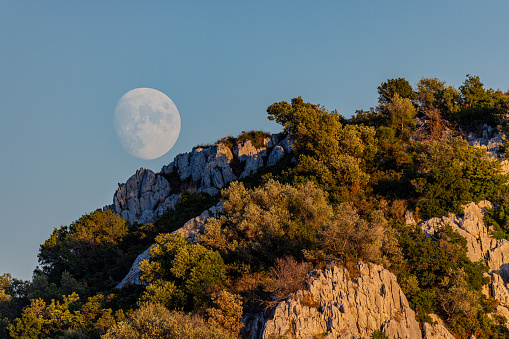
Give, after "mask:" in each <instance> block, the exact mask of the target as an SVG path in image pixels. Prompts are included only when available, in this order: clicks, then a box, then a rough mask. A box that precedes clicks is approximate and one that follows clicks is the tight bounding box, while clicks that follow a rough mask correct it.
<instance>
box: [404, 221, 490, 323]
mask: <svg viewBox="0 0 509 339" xmlns="http://www.w3.org/2000/svg"><path fill="white" fill-rule="evenodd" d="M398 232H399V233H400V237H399V241H400V246H401V248H402V250H403V255H404V257H405V259H406V260H407V261H406V264H405V265H404V267H402V268H401V271H400V272H399V274H398V280H399V281H400V285H401V287H402V289H403V291H404V292H405V295H406V296H407V298H408V299H409V303H410V306H411V307H412V309H413V310H415V311H416V312H417V315H418V316H419V319H420V320H421V321H426V319H427V314H430V313H436V314H439V315H440V316H441V317H442V318H443V319H444V320H445V321H446V323H447V324H449V325H452V324H455V325H454V326H456V328H457V329H458V330H459V329H461V328H462V327H465V326H466V325H465V324H461V322H459V321H458V319H460V318H464V317H467V318H475V317H477V315H478V313H479V312H486V311H485V307H484V306H483V303H484V299H483V297H481V295H482V294H481V293H480V291H481V290H482V287H483V286H484V285H485V284H487V283H488V282H489V278H486V277H485V276H484V273H485V272H487V269H488V268H487V266H486V264H485V263H483V262H475V263H473V262H472V261H471V260H470V259H469V258H468V256H467V248H466V240H465V238H463V237H462V236H460V235H459V234H458V233H456V232H454V231H453V230H452V228H451V226H450V225H445V226H443V227H441V228H439V229H437V230H435V232H434V233H433V234H432V235H431V236H430V237H429V238H427V237H426V235H425V234H424V232H423V231H422V229H421V228H420V227H418V226H408V225H405V226H399V227H398ZM427 321H429V320H427ZM479 326H481V325H480V324H479V323H478V324H477V325H475V326H474V327H476V328H478V327H479Z"/></svg>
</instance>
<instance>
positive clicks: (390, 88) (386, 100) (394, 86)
mask: <svg viewBox="0 0 509 339" xmlns="http://www.w3.org/2000/svg"><path fill="white" fill-rule="evenodd" d="M396 94H397V95H398V96H399V97H400V98H403V99H411V100H413V99H414V98H415V92H414V90H413V88H412V86H410V83H409V82H408V81H407V80H406V79H405V78H397V79H388V80H387V81H386V82H383V83H382V84H381V85H380V86H378V95H379V96H378V102H379V103H380V104H381V105H382V106H385V105H387V104H390V103H391V102H392V101H393V98H394V97H395V95H396Z"/></svg>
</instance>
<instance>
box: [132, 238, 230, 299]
mask: <svg viewBox="0 0 509 339" xmlns="http://www.w3.org/2000/svg"><path fill="white" fill-rule="evenodd" d="M140 270H141V272H142V275H141V279H142V280H144V281H146V282H149V283H150V282H155V284H154V285H153V286H151V287H149V288H148V289H147V291H146V292H145V293H144V296H143V299H144V300H150V301H160V300H161V298H163V299H164V298H165V299H164V300H168V303H169V304H168V306H178V301H179V300H181V299H184V303H183V305H182V306H183V307H185V308H190V307H193V306H197V305H199V304H201V303H203V302H204V300H205V298H206V296H208V295H210V293H212V292H213V291H214V289H216V288H219V287H220V286H221V285H222V284H224V283H225V280H226V268H225V265H224V262H223V259H222V258H221V256H220V255H219V253H218V252H216V251H213V250H210V249H207V248H205V247H204V246H202V245H200V244H193V243H191V242H189V241H188V240H186V239H185V238H183V237H182V236H180V235H177V234H173V235H171V234H168V233H167V234H160V235H158V236H157V237H156V243H155V244H154V245H153V246H152V249H151V250H150V260H149V261H143V262H141V263H140Z"/></svg>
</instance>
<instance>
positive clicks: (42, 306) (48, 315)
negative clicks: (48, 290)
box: [8, 293, 123, 338]
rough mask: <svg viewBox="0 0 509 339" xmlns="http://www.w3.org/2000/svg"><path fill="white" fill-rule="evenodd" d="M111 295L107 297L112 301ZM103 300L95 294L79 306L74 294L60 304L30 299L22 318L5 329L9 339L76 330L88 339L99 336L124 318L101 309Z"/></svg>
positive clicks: (108, 310) (51, 335)
mask: <svg viewBox="0 0 509 339" xmlns="http://www.w3.org/2000/svg"><path fill="white" fill-rule="evenodd" d="M111 297H112V296H110V297H109V298H111ZM105 305H106V298H105V297H104V296H103V295H96V296H94V297H92V298H89V300H88V301H87V303H85V304H84V305H82V306H81V307H80V304H79V296H78V295H77V294H76V293H72V294H71V295H67V296H63V301H62V302H60V301H57V300H52V301H51V303H50V304H47V303H46V302H44V300H42V299H32V300H31V301H30V305H29V306H27V307H26V308H25V309H24V310H23V315H22V316H21V317H20V318H17V319H15V321H14V322H13V323H11V324H10V325H9V326H8V329H9V332H10V336H11V337H12V338H56V337H58V336H59V335H63V334H64V333H67V334H68V335H69V333H70V332H72V331H78V330H79V332H80V333H82V334H87V336H98V335H101V334H104V333H105V330H106V329H107V328H109V327H111V326H112V325H113V324H115V323H116V321H117V320H122V319H123V312H122V311H120V312H117V313H116V314H113V311H112V310H111V309H109V308H108V309H106V308H104V307H105Z"/></svg>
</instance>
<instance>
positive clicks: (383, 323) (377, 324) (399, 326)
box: [245, 264, 431, 339]
mask: <svg viewBox="0 0 509 339" xmlns="http://www.w3.org/2000/svg"><path fill="white" fill-rule="evenodd" d="M357 268H358V271H359V272H358V276H357V275H355V276H352V275H351V274H350V273H349V272H348V270H346V269H345V268H338V267H332V268H329V269H326V270H324V271H316V272H312V274H314V275H315V277H314V278H313V280H312V281H311V283H310V284H309V287H308V289H307V290H305V291H299V292H298V293H297V294H296V296H295V298H294V299H289V300H286V301H282V302H280V303H279V304H278V305H277V306H276V308H275V310H274V311H273V312H272V314H271V315H270V316H269V317H267V318H266V319H263V320H262V319H261V316H260V315H257V316H255V317H251V318H250V319H251V320H250V321H246V333H245V335H246V337H249V338H269V337H271V336H274V337H278V336H283V335H285V336H288V337H289V338H292V337H295V338H316V337H321V338H328V339H329V338H349V339H350V338H362V337H365V338H366V337H369V336H370V335H371V334H372V333H373V332H374V331H375V330H379V331H382V332H384V333H386V334H387V335H388V336H389V338H394V337H396V338H397V337H401V338H416V339H417V338H422V334H421V330H420V328H419V323H418V322H417V321H416V319H415V313H414V311H412V309H410V307H409V305H408V301H407V299H406V297H405V295H404V294H403V291H402V290H401V288H400V287H399V285H398V283H397V281H396V277H395V276H394V275H393V274H392V273H390V272H389V271H387V270H385V269H384V268H383V267H382V266H379V265H375V264H358V265H357ZM430 338H431V337H430Z"/></svg>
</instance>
